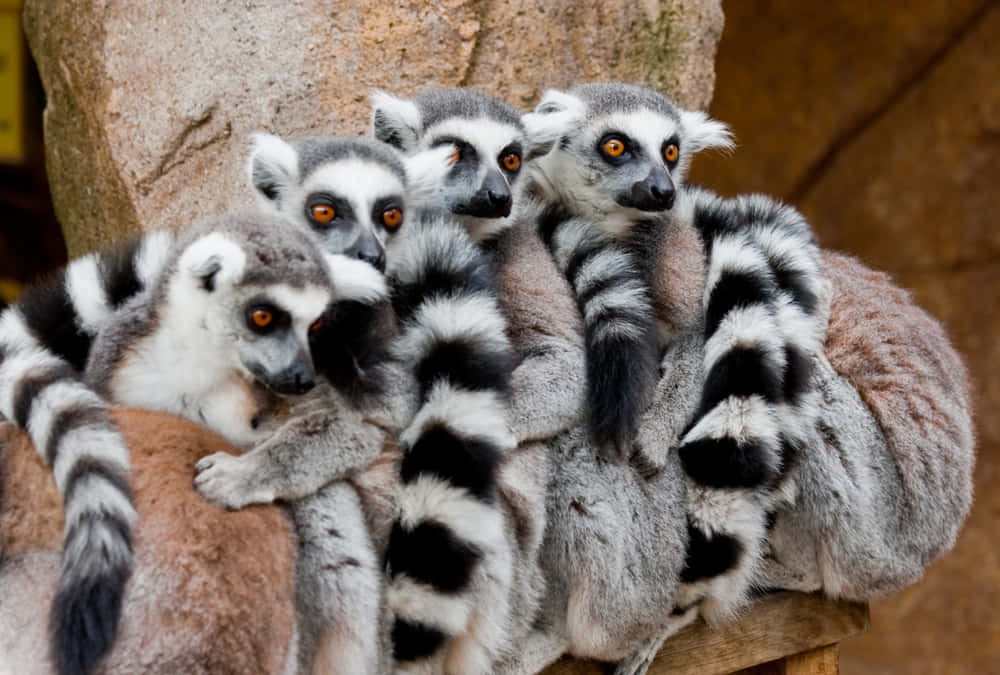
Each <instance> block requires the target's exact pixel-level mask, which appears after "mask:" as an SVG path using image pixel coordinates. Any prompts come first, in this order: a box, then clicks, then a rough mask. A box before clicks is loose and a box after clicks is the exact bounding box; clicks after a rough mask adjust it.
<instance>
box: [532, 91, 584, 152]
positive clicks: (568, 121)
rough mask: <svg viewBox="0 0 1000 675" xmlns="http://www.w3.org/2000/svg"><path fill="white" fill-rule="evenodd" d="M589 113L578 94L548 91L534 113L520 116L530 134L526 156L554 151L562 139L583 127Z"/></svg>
mask: <svg viewBox="0 0 1000 675" xmlns="http://www.w3.org/2000/svg"><path fill="white" fill-rule="evenodd" d="M586 114H587V106H586V104H585V103H584V102H583V101H581V100H580V99H579V98H577V97H576V96H573V95H572V94H567V93H566V92H562V91H557V90H555V89H550V90H548V91H547V92H545V95H544V96H543V97H542V100H541V102H540V103H539V104H538V105H537V106H535V110H534V112H530V113H528V114H527V115H523V116H522V117H521V121H522V123H523V124H524V130H525V133H526V135H527V137H528V150H527V152H525V153H524V156H525V159H526V160H531V159H534V158H535V157H541V156H542V155H546V154H548V153H549V152H551V151H552V148H553V146H555V144H556V143H557V142H558V141H559V139H560V138H562V137H563V136H564V135H565V134H566V133H568V132H570V131H573V130H574V129H576V128H578V127H579V126H580V124H581V123H582V122H583V119H584V117H585V116H586Z"/></svg>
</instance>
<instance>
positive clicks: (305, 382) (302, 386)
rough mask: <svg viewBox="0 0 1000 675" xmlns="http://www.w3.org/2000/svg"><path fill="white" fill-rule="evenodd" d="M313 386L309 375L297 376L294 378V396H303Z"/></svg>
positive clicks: (313, 382) (313, 383) (314, 384)
mask: <svg viewBox="0 0 1000 675" xmlns="http://www.w3.org/2000/svg"><path fill="white" fill-rule="evenodd" d="M315 386H316V382H315V381H314V380H313V379H312V376H311V375H306V376H303V375H301V374H299V375H296V376H295V385H294V390H295V393H296V394H304V393H306V392H307V391H310V390H311V389H312V388H313V387H315Z"/></svg>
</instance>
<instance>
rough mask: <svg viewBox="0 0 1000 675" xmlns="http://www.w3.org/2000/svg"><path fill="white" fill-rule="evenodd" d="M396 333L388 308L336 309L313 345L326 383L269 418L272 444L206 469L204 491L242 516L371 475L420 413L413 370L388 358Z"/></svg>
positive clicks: (354, 305)
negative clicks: (245, 510) (249, 509)
mask: <svg viewBox="0 0 1000 675" xmlns="http://www.w3.org/2000/svg"><path fill="white" fill-rule="evenodd" d="M394 328H395V326H394V321H393V317H392V310H391V307H390V306H389V305H388V304H387V303H382V302H380V303H377V304H375V305H366V304H364V303H360V302H341V303H337V304H336V305H334V306H332V307H331V308H330V310H329V311H328V312H327V314H326V315H325V317H324V324H323V327H322V329H321V330H320V332H319V333H318V334H316V335H315V336H314V337H313V340H312V354H313V361H314V363H315V366H316V369H317V371H318V372H319V373H320V374H322V375H323V376H324V377H325V380H326V381H325V382H323V383H322V384H320V385H319V386H318V387H317V389H315V390H313V391H312V392H310V393H309V394H308V395H306V396H303V397H300V398H298V399H295V400H293V401H292V402H291V403H290V408H289V409H288V410H284V411H277V412H276V413H273V414H272V413H268V414H269V415H271V417H272V419H273V421H269V420H267V419H263V418H262V419H263V425H264V427H265V428H262V429H261V432H262V434H267V436H266V440H264V441H262V442H261V443H259V444H258V445H257V446H255V447H254V448H253V449H251V450H250V451H248V452H247V453H245V454H243V455H240V456H233V455H228V454H225V453H216V454H214V455H211V456H209V457H206V458H204V459H203V460H202V461H200V462H199V463H198V464H197V465H196V467H195V468H196V470H197V472H198V475H197V476H196V477H195V486H196V487H197V488H198V491H199V492H201V494H202V495H203V496H204V497H205V498H206V499H208V500H209V501H212V502H215V503H217V504H220V505H222V506H227V507H229V508H233V509H239V508H242V507H244V506H246V505H248V504H257V503H268V502H272V501H275V500H293V499H300V498H302V497H305V496H307V495H311V494H313V493H314V492H316V491H317V490H319V489H320V488H321V487H323V486H324V485H327V484H328V483H331V482H334V481H337V480H341V479H344V478H347V477H350V476H351V475H352V474H354V473H356V472H358V471H360V470H363V469H365V468H367V467H368V466H369V465H370V464H371V463H372V462H374V461H375V460H376V459H377V458H378V456H379V454H380V453H381V452H382V449H383V447H384V446H385V443H386V439H387V437H389V436H394V435H395V434H397V433H398V432H399V429H401V428H402V426H403V424H405V423H406V421H408V420H409V418H410V417H411V416H412V414H413V409H414V408H415V405H416V404H415V401H414V400H413V399H414V397H415V391H416V386H415V384H414V383H413V380H412V376H411V375H410V372H409V369H408V368H406V367H405V366H404V365H403V364H401V363H399V362H398V361H395V360H394V359H392V358H390V357H389V356H388V354H387V353H386V347H387V345H388V344H389V338H390V336H391V333H392V332H393V331H394ZM267 427H270V428H271V429H273V432H271V433H270V434H268V433H267Z"/></svg>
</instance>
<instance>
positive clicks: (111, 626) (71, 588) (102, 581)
mask: <svg viewBox="0 0 1000 675" xmlns="http://www.w3.org/2000/svg"><path fill="white" fill-rule="evenodd" d="M130 572H131V566H128V567H126V568H123V569H110V570H106V571H105V572H103V573H102V574H100V575H99V576H97V577H93V578H90V579H86V580H81V581H80V582H78V583H76V584H73V585H63V584H61V585H60V588H59V591H58V592H57V593H56V596H55V598H54V599H53V601H52V609H51V615H50V630H51V633H52V650H53V654H52V660H53V662H54V663H55V665H56V672H57V673H59V675H90V673H93V672H94V670H95V669H96V668H97V666H98V664H99V663H100V661H101V660H102V659H103V658H104V656H105V655H106V654H107V653H108V651H110V650H111V647H112V645H113V644H114V641H115V638H116V637H117V635H118V623H119V621H120V619H121V609H122V600H123V598H124V594H125V581H126V580H127V579H128V577H129V574H130Z"/></svg>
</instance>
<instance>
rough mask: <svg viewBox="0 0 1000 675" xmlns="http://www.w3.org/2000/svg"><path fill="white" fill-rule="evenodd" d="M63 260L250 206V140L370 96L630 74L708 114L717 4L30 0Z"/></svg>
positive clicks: (328, 115) (506, 89)
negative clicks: (376, 91) (143, 232)
mask: <svg viewBox="0 0 1000 675" xmlns="http://www.w3.org/2000/svg"><path fill="white" fill-rule="evenodd" d="M24 18H25V27H26V31H27V33H28V37H29V41H30V45H31V49H32V53H33V54H34V56H35V59H36V60H37V62H38V66H39V71H40V73H41V75H42V81H43V83H44V85H45V88H46V91H47V93H48V95H49V98H48V106H47V108H46V112H45V134H46V146H47V162H48V171H49V175H50V178H51V184H52V196H53V201H54V204H55V208H56V214H57V216H58V217H59V219H60V222H61V223H62V224H63V229H64V231H65V233H66V238H67V247H68V250H69V253H70V255H71V256H72V255H76V254H79V253H81V252H83V251H85V250H88V249H91V248H93V247H95V246H97V245H99V244H102V243H105V242H106V241H108V240H109V239H113V238H119V237H121V236H123V235H125V234H127V233H129V232H134V231H137V230H139V229H148V228H152V227H161V226H176V225H181V224H183V223H186V222H189V221H191V220H192V219H195V218H199V217H202V216H206V215H209V214H213V213H217V212H219V211H221V210H224V209H228V208H232V207H237V206H239V205H241V204H242V203H243V202H246V201H247V200H249V199H250V198H251V195H250V194H249V192H248V190H247V189H246V188H245V186H244V183H245V179H244V175H243V162H244V159H245V154H246V151H247V139H248V137H249V134H250V133H251V132H253V131H257V130H261V129H263V130H268V131H272V132H274V133H278V134H282V135H288V136H294V135H301V134H309V133H327V134H329V133H361V132H363V131H364V130H365V128H366V120H367V115H368V94H369V92H370V91H371V89H372V88H375V87H380V88H384V89H386V90H388V91H391V92H393V93H396V94H399V95H410V94H413V93H415V92H416V91H418V90H420V89H422V88H425V87H431V86H472V87H475V88H479V89H482V90H485V91H488V92H491V93H494V94H498V95H500V96H502V97H505V98H507V99H508V100H509V101H510V102H511V103H513V104H514V105H517V106H521V107H528V106H529V105H530V104H532V103H533V102H534V101H535V99H536V98H537V97H538V95H539V94H540V93H541V91H542V90H543V89H544V88H545V87H548V86H567V85H569V84H571V83H573V82H575V81H577V80H580V79H592V80H593V79H628V80H636V81H642V82H646V83H649V84H652V85H654V86H658V87H661V88H663V89H664V90H665V91H667V92H669V93H670V94H671V95H673V96H674V97H676V98H677V99H678V100H679V101H682V102H683V103H684V104H685V105H688V106H695V107H704V106H707V104H708V102H709V101H710V99H711V94H712V86H713V83H714V74H713V59H714V56H715V45H716V42H717V40H718V37H719V35H720V33H721V30H722V11H721V9H720V3H719V0H642V1H641V2H629V1H627V0H609V1H607V2H599V3H581V2H577V1H576V0H551V1H549V2H543V3H538V2H531V1H529V0H513V1H511V2H503V3H500V2H490V1H489V0H443V1H442V2H435V3H423V2H392V3H367V2H346V1H342V2H319V1H314V2H313V1H306V0H296V1H292V2H281V3H277V2H241V3H234V2H230V1H229V0H204V1H202V0H199V2H186V3H181V2H156V3H154V2H130V1H128V0H80V1H78V2H73V3H57V2H49V1H48V0H29V2H27V4H26V7H25V13H24Z"/></svg>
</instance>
